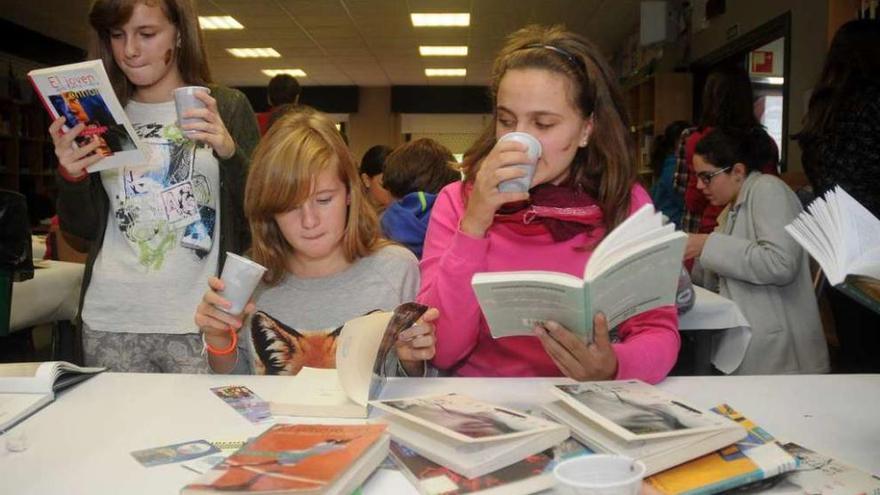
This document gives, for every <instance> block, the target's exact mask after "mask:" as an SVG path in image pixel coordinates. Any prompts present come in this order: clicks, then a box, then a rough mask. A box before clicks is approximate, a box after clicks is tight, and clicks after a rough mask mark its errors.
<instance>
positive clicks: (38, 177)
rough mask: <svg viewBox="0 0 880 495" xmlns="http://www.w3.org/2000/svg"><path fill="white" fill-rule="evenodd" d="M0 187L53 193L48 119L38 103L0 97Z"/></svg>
mask: <svg viewBox="0 0 880 495" xmlns="http://www.w3.org/2000/svg"><path fill="white" fill-rule="evenodd" d="M0 128H2V129H3V131H4V132H3V133H2V134H0V175H2V176H3V180H2V181H0V187H3V188H6V189H12V190H17V191H21V192H23V193H26V194H28V193H33V192H38V193H40V194H46V195H49V196H50V197H53V196H54V187H55V177H54V174H53V173H52V172H53V170H54V169H55V166H56V163H55V162H56V159H55V155H54V153H52V152H51V150H49V148H48V144H49V143H50V141H49V136H48V128H49V118H48V115H47V114H46V111H45V109H43V107H42V106H40V105H39V104H35V103H33V102H25V101H20V100H13V99H11V98H2V97H0Z"/></svg>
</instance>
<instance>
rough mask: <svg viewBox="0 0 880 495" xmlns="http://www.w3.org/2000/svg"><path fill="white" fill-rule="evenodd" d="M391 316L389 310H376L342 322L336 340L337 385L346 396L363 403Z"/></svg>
mask: <svg viewBox="0 0 880 495" xmlns="http://www.w3.org/2000/svg"><path fill="white" fill-rule="evenodd" d="M391 317H392V313H390V312H379V313H371V314H368V315H366V316H361V317H360V318H355V319H353V320H351V321H349V322H347V323H346V324H345V326H344V327H343V328H342V332H341V333H340V335H339V339H338V340H337V341H336V368H337V370H339V382H340V386H341V387H342V390H343V391H344V393H345V394H346V396H347V397H348V399H349V400H351V401H353V402H355V403H357V404H360V405H361V406H363V407H366V405H367V401H368V400H369V395H370V387H371V385H372V383H373V382H374V381H375V380H374V373H373V367H374V366H373V365H374V362H375V360H376V357H377V355H378V354H379V348H380V346H381V344H382V336H383V335H384V333H385V329H386V328H387V327H388V323H389V322H390V321H391ZM392 344H393V343H392Z"/></svg>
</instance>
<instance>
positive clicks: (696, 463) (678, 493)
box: [646, 404, 797, 495]
mask: <svg viewBox="0 0 880 495" xmlns="http://www.w3.org/2000/svg"><path fill="white" fill-rule="evenodd" d="M712 411H714V412H716V413H718V414H720V415H722V416H726V417H728V418H730V419H731V420H733V421H735V422H737V423H738V424H740V425H742V427H743V428H745V429H746V430H748V432H749V434H748V436H747V437H746V438H744V439H743V440H740V441H739V442H737V443H735V444H733V445H731V446H729V447H725V448H723V449H721V450H718V451H715V452H713V453H711V454H708V455H705V456H703V457H699V458H697V459H694V460H692V461H690V462H686V463H684V464H681V465H678V466H676V467H674V468H672V469H668V470H666V471H662V472H660V473H657V474H655V475H653V476H651V477H649V478H648V479H647V480H646V481H647V484H648V485H649V486H650V487H651V488H653V489H654V490H656V491H657V492H659V493H662V494H664V495H683V494H684V495H707V494H711V493H718V492H721V491H724V490H729V489H731V488H736V487H738V486H742V485H746V484H749V483H753V482H755V481H758V480H762V479H766V478H770V477H773V476H776V475H778V474H781V473H785V472H788V471H791V470H793V469H795V468H796V467H797V460H796V459H795V457H793V456H792V455H791V454H789V453H788V452H786V451H785V450H783V449H782V448H781V447H780V446H779V444H778V443H776V441H775V439H774V438H773V436H772V435H770V434H769V433H767V432H766V431H764V430H763V429H762V428H761V427H760V426H758V425H756V424H755V423H753V422H752V421H751V420H749V419H748V418H746V417H745V416H743V415H742V414H740V413H739V412H737V411H735V410H734V409H733V408H731V407H730V406H728V405H726V404H722V405H720V406H717V407H715V408H713V409H712Z"/></svg>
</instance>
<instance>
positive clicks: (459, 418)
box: [371, 394, 561, 443]
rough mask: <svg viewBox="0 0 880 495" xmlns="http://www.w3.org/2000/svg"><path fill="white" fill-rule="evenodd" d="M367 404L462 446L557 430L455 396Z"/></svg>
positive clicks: (518, 414)
mask: <svg viewBox="0 0 880 495" xmlns="http://www.w3.org/2000/svg"><path fill="white" fill-rule="evenodd" d="M371 404H372V405H374V406H376V407H377V408H380V409H382V410H383V411H386V412H388V413H391V414H392V415H395V416H400V417H402V418H404V419H406V420H407V421H410V422H413V423H417V424H419V425H421V426H424V427H426V428H428V429H430V430H432V431H436V432H440V433H442V434H444V435H445V436H447V437H449V438H453V439H455V440H458V441H459V442H464V443H482V442H496V441H500V440H509V439H514V438H519V437H523V436H528V435H535V434H538V433H543V432H549V431H553V430H558V429H559V428H561V426H560V425H558V424H556V423H553V422H551V421H547V420H545V419H543V418H539V417H537V416H531V415H529V414H526V413H522V412H519V411H515V410H513V409H508V408H506V407H500V406H496V405H494V404H489V403H486V402H482V401H478V400H476V399H472V398H470V397H467V396H464V395H458V394H446V395H432V396H426V397H411V398H406V399H391V400H383V401H372V402H371Z"/></svg>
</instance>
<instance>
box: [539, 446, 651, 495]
mask: <svg viewBox="0 0 880 495" xmlns="http://www.w3.org/2000/svg"><path fill="white" fill-rule="evenodd" d="M553 475H554V476H555V477H556V481H557V484H556V493H559V494H564V495H638V493H639V491H640V490H641V487H642V478H643V477H644V476H645V464H644V463H643V462H642V461H636V460H633V459H632V458H630V457H626V456H622V455H610V454H594V455H585V456H580V457H574V458H572V459H567V460H565V461H562V462H560V463H559V464H558V465H557V466H556V467H555V468H554V469H553Z"/></svg>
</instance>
